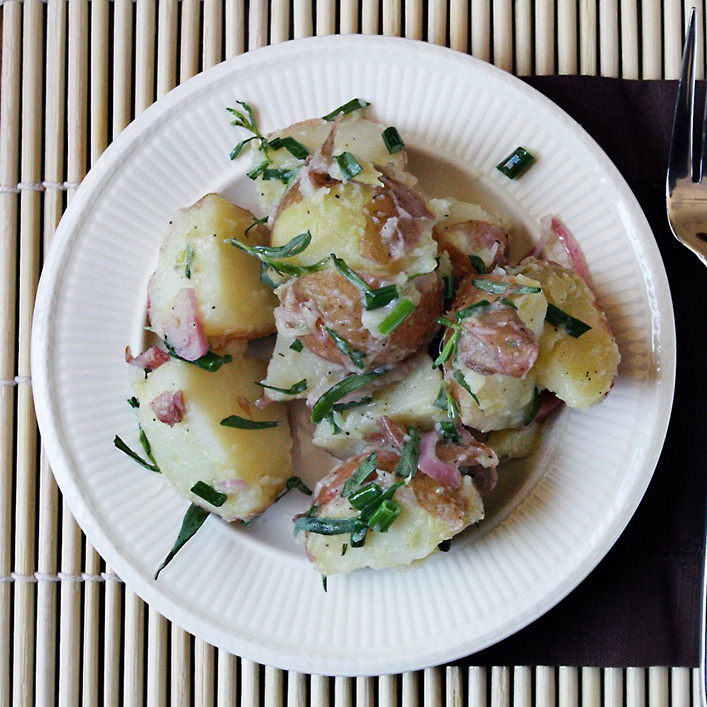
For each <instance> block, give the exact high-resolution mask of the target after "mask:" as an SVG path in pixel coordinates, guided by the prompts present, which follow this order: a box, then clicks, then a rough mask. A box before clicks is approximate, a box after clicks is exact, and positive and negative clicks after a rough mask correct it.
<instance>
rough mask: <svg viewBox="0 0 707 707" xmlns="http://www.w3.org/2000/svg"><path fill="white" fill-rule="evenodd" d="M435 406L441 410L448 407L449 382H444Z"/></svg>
mask: <svg viewBox="0 0 707 707" xmlns="http://www.w3.org/2000/svg"><path fill="white" fill-rule="evenodd" d="M434 406H435V407H436V408H439V409H440V410H446V409H447V384H446V383H442V385H441V386H440V389H439V393H438V394H437V400H435V401H434Z"/></svg>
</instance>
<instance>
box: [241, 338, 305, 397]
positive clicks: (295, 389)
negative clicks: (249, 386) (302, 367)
mask: <svg viewBox="0 0 707 707" xmlns="http://www.w3.org/2000/svg"><path fill="white" fill-rule="evenodd" d="M290 348H291V347H290ZM253 382H254V383H255V385H259V386H260V387H261V388H267V389H268V390H274V391H275V392H277V393H282V394H283V395H298V394H299V393H303V392H304V391H305V390H307V379H306V378H303V379H302V380H301V381H299V382H298V383H295V384H294V385H291V386H290V387H289V388H276V387H275V386H274V385H266V384H265V383H259V382H258V381H253Z"/></svg>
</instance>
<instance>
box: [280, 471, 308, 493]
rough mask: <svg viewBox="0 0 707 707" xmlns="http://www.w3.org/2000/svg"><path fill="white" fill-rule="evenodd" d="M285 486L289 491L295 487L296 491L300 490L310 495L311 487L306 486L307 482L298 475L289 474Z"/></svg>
mask: <svg viewBox="0 0 707 707" xmlns="http://www.w3.org/2000/svg"><path fill="white" fill-rule="evenodd" d="M285 488H286V489H287V490H288V491H290V490H292V489H297V490H298V491H301V492H302V493H304V494H306V495H307V496H311V495H312V489H310V488H309V486H307V484H305V483H304V481H302V479H300V477H299V476H290V478H289V479H287V481H286V483H285Z"/></svg>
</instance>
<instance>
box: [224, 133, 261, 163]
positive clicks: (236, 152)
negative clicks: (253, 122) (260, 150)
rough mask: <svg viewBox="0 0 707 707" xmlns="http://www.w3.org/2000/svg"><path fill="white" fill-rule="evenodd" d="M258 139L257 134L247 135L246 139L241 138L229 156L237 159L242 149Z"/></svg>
mask: <svg viewBox="0 0 707 707" xmlns="http://www.w3.org/2000/svg"><path fill="white" fill-rule="evenodd" d="M255 139H257V138H256V136H255V135H253V136H252V137H247V138H246V139H245V140H241V141H240V142H239V143H238V144H237V145H236V146H235V147H234V148H233V149H232V150H231V154H230V155H229V157H230V158H231V159H232V160H235V159H236V157H238V155H240V154H241V150H242V149H243V148H244V147H245V146H246V145H247V144H248V143H249V142H250V141H251V140H255Z"/></svg>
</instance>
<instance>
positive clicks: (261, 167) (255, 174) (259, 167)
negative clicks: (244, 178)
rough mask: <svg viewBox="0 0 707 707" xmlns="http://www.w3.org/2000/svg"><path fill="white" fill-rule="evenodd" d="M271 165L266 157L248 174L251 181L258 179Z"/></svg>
mask: <svg viewBox="0 0 707 707" xmlns="http://www.w3.org/2000/svg"><path fill="white" fill-rule="evenodd" d="M269 164H270V160H269V159H268V158H267V157H266V158H265V159H264V160H263V161H262V162H261V163H260V164H257V165H255V167H253V169H251V170H249V171H248V172H247V174H248V176H249V177H250V178H251V179H257V178H258V177H259V176H260V175H261V174H262V173H263V172H264V171H265V170H266V169H267V168H268V165H269Z"/></svg>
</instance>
